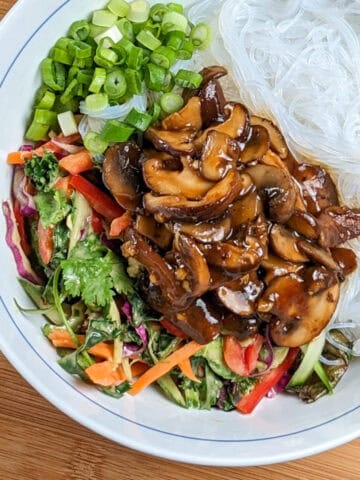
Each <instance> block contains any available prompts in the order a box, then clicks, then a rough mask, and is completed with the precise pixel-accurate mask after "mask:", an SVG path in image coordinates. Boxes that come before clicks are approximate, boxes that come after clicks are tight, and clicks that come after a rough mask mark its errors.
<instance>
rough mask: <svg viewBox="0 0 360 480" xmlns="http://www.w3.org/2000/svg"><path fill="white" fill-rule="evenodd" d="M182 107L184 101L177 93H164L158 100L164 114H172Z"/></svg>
mask: <svg viewBox="0 0 360 480" xmlns="http://www.w3.org/2000/svg"><path fill="white" fill-rule="evenodd" d="M183 105H184V100H183V98H182V96H181V95H179V94H178V93H172V92H169V93H164V94H163V95H162V96H161V98H160V106H161V108H162V110H163V111H164V112H165V113H174V112H177V111H178V110H180V108H181V107H183Z"/></svg>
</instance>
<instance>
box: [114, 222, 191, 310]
mask: <svg viewBox="0 0 360 480" xmlns="http://www.w3.org/2000/svg"><path fill="white" fill-rule="evenodd" d="M124 240H125V243H124V244H123V245H122V247H121V251H122V254H123V255H124V257H125V258H134V259H135V260H137V261H138V262H139V263H141V265H143V266H144V267H145V269H146V270H147V272H148V274H149V279H150V282H151V284H153V285H154V286H155V287H156V290H157V291H160V292H161V294H159V293H157V295H155V296H154V295H151V292H152V291H153V290H150V289H149V292H150V295H146V301H147V302H148V303H149V305H150V306H151V307H152V308H153V309H154V310H157V311H159V312H161V313H167V312H169V311H176V310H179V309H184V308H187V307H188V306H189V305H190V303H191V295H190V294H189V292H187V291H186V290H184V289H183V287H182V286H181V285H180V283H179V282H178V280H177V279H176V276H175V272H174V269H173V268H172V267H171V266H170V265H169V264H168V263H167V262H166V261H165V260H164V259H163V257H162V256H161V255H159V254H158V253H157V252H155V250H154V249H153V248H152V247H151V246H150V245H149V243H148V242H147V241H146V240H145V238H144V237H142V235H140V234H139V233H137V232H136V231H135V230H133V229H131V228H128V229H127V230H126V231H125V233H124ZM155 302H156V303H155Z"/></svg>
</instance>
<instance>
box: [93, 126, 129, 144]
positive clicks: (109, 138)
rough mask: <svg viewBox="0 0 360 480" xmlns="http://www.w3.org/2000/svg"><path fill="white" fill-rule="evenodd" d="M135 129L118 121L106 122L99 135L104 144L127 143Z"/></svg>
mask: <svg viewBox="0 0 360 480" xmlns="http://www.w3.org/2000/svg"><path fill="white" fill-rule="evenodd" d="M134 131H135V129H134V128H132V127H129V125H126V123H123V122H120V121H119V120H108V121H107V122H106V123H105V126H104V128H103V130H102V132H101V134H100V136H101V138H102V139H103V140H104V141H105V142H109V143H117V142H127V141H128V140H129V138H130V137H131V135H132V134H133V133H134Z"/></svg>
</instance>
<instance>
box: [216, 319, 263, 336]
mask: <svg viewBox="0 0 360 480" xmlns="http://www.w3.org/2000/svg"><path fill="white" fill-rule="evenodd" d="M259 324H260V321H259V319H258V318H257V317H256V316H251V317H246V318H244V317H239V316H238V315H234V314H233V313H230V314H229V315H227V316H226V317H225V318H224V320H223V325H222V329H221V333H222V334H223V335H234V337H236V338H238V339H239V340H247V339H251V338H253V337H254V335H255V334H256V333H258V331H259Z"/></svg>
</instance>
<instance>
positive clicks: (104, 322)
mask: <svg viewBox="0 0 360 480" xmlns="http://www.w3.org/2000/svg"><path fill="white" fill-rule="evenodd" d="M120 333H121V332H120V330H119V328H118V326H117V325H116V324H115V322H113V321H112V320H110V319H108V318H104V317H99V318H96V319H93V320H91V321H90V324H89V327H88V329H87V331H86V336H85V340H84V343H83V345H82V349H83V350H88V349H89V348H91V347H93V346H94V345H96V344H97V343H100V342H106V341H109V340H114V339H115V338H116V337H118V336H119V335H120Z"/></svg>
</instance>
